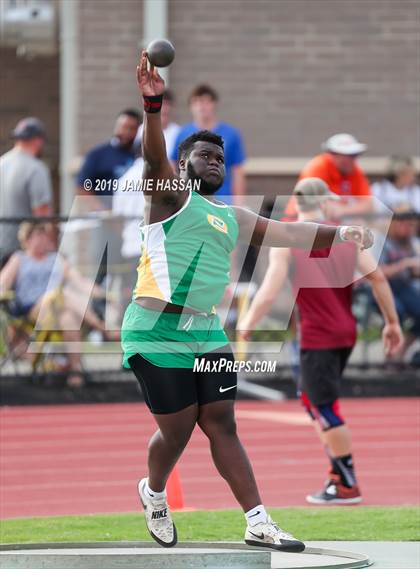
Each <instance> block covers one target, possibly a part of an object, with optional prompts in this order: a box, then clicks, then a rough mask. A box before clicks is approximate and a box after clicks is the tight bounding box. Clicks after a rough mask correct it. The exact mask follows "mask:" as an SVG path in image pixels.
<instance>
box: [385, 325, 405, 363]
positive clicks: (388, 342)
mask: <svg viewBox="0 0 420 569" xmlns="http://www.w3.org/2000/svg"><path fill="white" fill-rule="evenodd" d="M403 341H404V337H403V333H402V330H401V326H400V325H399V324H398V322H397V323H394V324H386V325H385V326H384V329H383V330H382V342H383V345H384V351H385V354H386V355H387V356H395V354H396V353H397V352H398V350H399V349H400V348H401V346H402V344H403Z"/></svg>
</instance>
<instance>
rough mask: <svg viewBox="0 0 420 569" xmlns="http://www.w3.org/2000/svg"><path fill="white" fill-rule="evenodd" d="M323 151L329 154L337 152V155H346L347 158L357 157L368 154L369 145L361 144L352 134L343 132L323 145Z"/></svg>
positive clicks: (331, 137)
mask: <svg viewBox="0 0 420 569" xmlns="http://www.w3.org/2000/svg"><path fill="white" fill-rule="evenodd" d="M322 148H323V150H326V151H327V152H335V154H344V155H346V156H355V155H357V154H362V153H363V152H366V150H367V145H366V144H363V143H362V142H359V141H358V140H357V138H355V137H354V136H353V135H352V134H348V133H346V132H341V133H340V134H334V135H333V136H330V138H329V139H328V140H326V141H325V142H324V143H323V145H322Z"/></svg>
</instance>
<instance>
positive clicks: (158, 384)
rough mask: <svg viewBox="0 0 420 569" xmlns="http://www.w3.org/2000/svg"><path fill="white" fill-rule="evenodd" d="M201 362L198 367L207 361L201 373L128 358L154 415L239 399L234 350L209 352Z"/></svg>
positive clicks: (137, 355) (200, 358) (132, 357)
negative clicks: (234, 369)
mask: <svg viewBox="0 0 420 569" xmlns="http://www.w3.org/2000/svg"><path fill="white" fill-rule="evenodd" d="M197 360H198V362H197V363H198V364H199V363H200V362H201V360H204V362H201V363H203V364H204V365H202V368H201V369H202V370H201V371H194V369H193V368H178V367H177V368H169V367H158V366H155V365H154V364H152V363H150V362H149V361H147V360H146V359H144V358H143V357H142V356H141V355H140V354H135V355H134V356H131V357H130V358H129V359H128V363H129V365H130V367H131V369H132V370H133V372H134V375H135V376H136V378H137V380H138V382H139V383H140V387H141V389H142V392H143V395H144V400H145V402H146V405H147V406H148V407H149V409H150V411H151V412H152V413H153V414H156V415H161V414H167V413H176V412H177V411H181V410H182V409H185V408H186V407H189V406H190V405H194V404H195V403H197V404H198V405H205V404H206V403H213V402H214V401H224V400H232V399H235V398H236V391H237V381H238V379H237V374H236V372H234V371H233V364H234V362H235V358H234V356H233V353H232V351H231V350H230V351H228V352H227V351H224V352H217V351H214V352H207V353H206V354H203V355H202V356H200V357H199V358H197ZM215 368H217V371H216V370H215Z"/></svg>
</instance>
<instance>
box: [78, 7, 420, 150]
mask: <svg viewBox="0 0 420 569" xmlns="http://www.w3.org/2000/svg"><path fill="white" fill-rule="evenodd" d="M79 15H80V19H79V21H80V44H79V50H80V79H81V84H80V86H79V89H80V105H81V108H80V117H79V125H80V150H82V151H84V150H86V149H87V148H88V147H89V146H90V145H92V144H95V143H97V142H98V141H99V140H101V139H103V138H104V137H105V138H106V137H107V136H108V134H109V130H110V128H111V126H112V122H113V119H114V116H115V113H116V112H117V111H118V110H119V109H120V108H121V107H124V106H126V105H132V104H137V93H136V86H135V80H134V69H135V64H136V57H137V53H138V43H139V41H140V40H141V38H142V2H141V1H139V0H102V1H101V2H97V1H96V0H83V2H81V5H80V14H79ZM419 25H420V5H419V3H418V2H416V1H410V0H386V1H383V0H379V1H378V0H365V1H364V2H350V1H349V0H299V1H296V0H277V1H275V0H259V1H258V2H251V1H249V0H213V1H212V2H208V1H206V0H195V1H194V2H193V1H192V0H169V30H170V34H169V35H170V38H171V40H172V41H173V42H174V44H175V47H176V50H177V54H176V59H175V62H174V64H173V66H172V67H171V70H170V78H171V86H172V87H173V88H174V90H175V92H176V94H177V96H178V112H177V118H178V119H179V120H180V121H185V120H187V119H188V111H187V107H186V99H187V95H188V93H189V91H190V90H191V88H192V87H193V86H194V85H195V84H196V83H198V82H202V81H206V82H209V83H211V84H212V85H214V87H216V89H218V90H219V92H220V95H221V98H222V102H221V109H220V112H221V116H222V118H223V119H225V120H228V121H230V122H232V123H233V124H235V125H237V126H239V127H241V129H242V130H243V132H244V135H245V140H246V146H247V150H248V154H249V155H250V156H310V155H312V154H314V153H316V152H317V151H318V149H319V144H320V142H321V141H322V140H323V139H325V138H326V137H328V136H329V135H330V134H331V133H334V132H337V131H346V130H348V131H351V132H353V133H354V134H355V135H357V136H358V137H359V138H360V139H363V140H364V141H366V142H367V143H368V144H369V146H370V152H371V154H372V155H375V156H378V155H386V154H389V153H391V152H403V153H411V154H418V153H419V140H420V126H419V125H420V115H419V97H420V95H419V91H418V68H419V64H420V60H419Z"/></svg>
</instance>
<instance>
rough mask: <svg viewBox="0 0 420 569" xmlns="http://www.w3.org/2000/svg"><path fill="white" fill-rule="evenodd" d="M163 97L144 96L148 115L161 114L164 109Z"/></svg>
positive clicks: (145, 109)
mask: <svg viewBox="0 0 420 569" xmlns="http://www.w3.org/2000/svg"><path fill="white" fill-rule="evenodd" d="M162 101H163V95H153V96H149V95H143V102H144V111H145V112H146V113H159V112H160V109H161V108H162Z"/></svg>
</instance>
